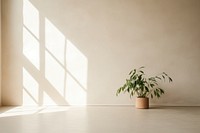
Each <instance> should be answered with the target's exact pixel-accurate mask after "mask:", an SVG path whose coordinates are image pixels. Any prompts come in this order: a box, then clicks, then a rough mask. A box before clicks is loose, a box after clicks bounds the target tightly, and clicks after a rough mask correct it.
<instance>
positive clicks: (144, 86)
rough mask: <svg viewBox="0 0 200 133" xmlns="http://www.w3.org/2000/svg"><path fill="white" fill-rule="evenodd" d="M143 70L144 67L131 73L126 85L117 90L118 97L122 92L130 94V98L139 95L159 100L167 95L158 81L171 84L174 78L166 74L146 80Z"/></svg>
mask: <svg viewBox="0 0 200 133" xmlns="http://www.w3.org/2000/svg"><path fill="white" fill-rule="evenodd" d="M143 68H144V67H140V68H139V69H133V70H132V71H130V73H129V78H128V79H126V81H125V84H124V85H123V86H122V87H120V88H119V89H118V90H117V92H116V95H117V96H118V95H119V94H120V93H122V92H124V93H125V92H128V93H129V94H130V97H132V96H134V95H137V97H149V96H151V98H154V97H157V98H159V97H160V96H161V95H162V94H164V93H165V91H164V90H163V89H162V88H160V87H159V85H158V81H164V82H165V81H166V80H168V81H169V82H172V78H171V77H169V76H168V75H167V74H166V73H165V72H162V73H161V74H159V75H157V76H154V77H149V78H146V77H145V76H146V75H145V73H144V71H143Z"/></svg>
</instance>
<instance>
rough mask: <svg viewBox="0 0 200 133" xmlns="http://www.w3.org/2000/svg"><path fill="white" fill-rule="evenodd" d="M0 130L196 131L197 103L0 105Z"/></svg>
mask: <svg viewBox="0 0 200 133" xmlns="http://www.w3.org/2000/svg"><path fill="white" fill-rule="evenodd" d="M0 133H200V107H154V108H151V109H148V110H141V109H135V108H134V107H132V106H87V107H73V106H72V107H71V106H59V107H0Z"/></svg>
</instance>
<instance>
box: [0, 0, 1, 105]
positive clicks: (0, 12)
mask: <svg viewBox="0 0 200 133" xmlns="http://www.w3.org/2000/svg"><path fill="white" fill-rule="evenodd" d="M0 106H1V0H0Z"/></svg>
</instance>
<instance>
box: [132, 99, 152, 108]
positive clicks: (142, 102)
mask: <svg viewBox="0 0 200 133" xmlns="http://www.w3.org/2000/svg"><path fill="white" fill-rule="evenodd" d="M135 107H136V108H137V109H148V108H149V98H140V97H137V98H136V105H135Z"/></svg>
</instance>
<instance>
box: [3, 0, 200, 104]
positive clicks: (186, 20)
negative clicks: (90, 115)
mask: <svg viewBox="0 0 200 133" xmlns="http://www.w3.org/2000/svg"><path fill="white" fill-rule="evenodd" d="M2 2H3V3H2V4H3V6H2V12H3V14H2V19H3V20H2V23H3V26H2V33H3V37H2V40H3V45H2V46H3V47H2V49H3V50H2V56H3V58H2V61H3V65H2V102H3V105H22V104H23V105H27V104H28V105H48V104H57V105H74V104H78V105H80V104H81V105H84V104H88V105H90V104H97V105H101V104H108V105H110V104H111V105H116V104H120V105H126V104H134V99H130V98H129V96H128V95H126V94H125V95H120V96H119V97H116V96H115V92H116V90H117V88H119V87H120V86H121V85H122V84H123V83H124V81H125V79H126V78H127V74H128V73H129V71H130V70H131V69H132V68H137V67H140V66H145V67H146V69H145V71H146V72H147V75H156V74H158V73H160V72H162V71H165V72H166V73H168V74H169V75H170V76H171V77H172V78H173V80H174V82H173V83H172V84H167V83H166V84H165V83H164V84H163V83H162V84H161V86H162V87H163V88H165V90H166V94H165V95H164V96H163V97H161V98H160V99H159V100H157V99H154V100H151V103H152V104H157V105H186V106H187V105H188V106H189V105H194V106H197V105H200V97H199V94H200V84H198V82H199V81H200V62H199V59H200V52H199V51H200V36H199V35H200V23H199V22H200V14H199V13H200V1H199V0H167V1H166V0H51V1H49V0H42V1H41V0H2Z"/></svg>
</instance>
